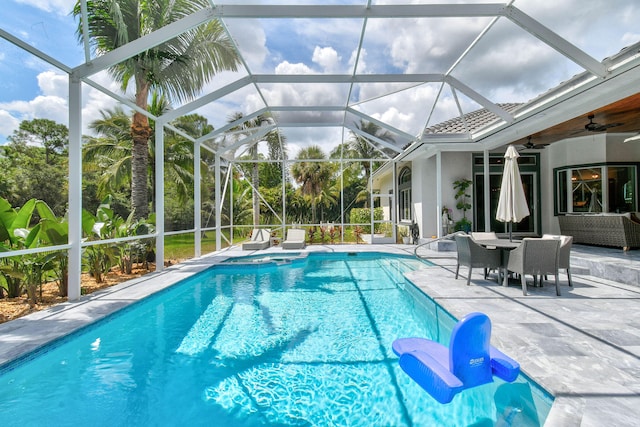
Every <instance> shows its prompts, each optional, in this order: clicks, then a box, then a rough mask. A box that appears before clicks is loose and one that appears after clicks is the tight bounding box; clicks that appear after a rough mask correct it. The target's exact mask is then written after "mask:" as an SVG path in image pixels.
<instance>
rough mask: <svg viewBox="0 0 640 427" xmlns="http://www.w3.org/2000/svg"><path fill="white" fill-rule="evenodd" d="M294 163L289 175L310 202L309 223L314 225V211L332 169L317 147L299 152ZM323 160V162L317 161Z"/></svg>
mask: <svg viewBox="0 0 640 427" xmlns="http://www.w3.org/2000/svg"><path fill="white" fill-rule="evenodd" d="M296 159H297V160H302V161H300V162H296V163H294V164H293V165H292V166H291V175H292V176H293V178H294V179H295V180H296V182H297V183H298V184H300V190H301V191H302V194H304V195H305V197H307V198H309V200H310V202H311V222H312V223H313V224H315V223H316V209H317V204H318V201H320V198H321V196H322V193H323V191H324V189H325V186H327V185H328V183H329V181H330V179H331V177H332V176H333V168H332V166H331V164H330V163H328V162H327V161H326V159H327V156H326V155H325V153H324V152H323V151H322V148H320V147H319V146H317V145H312V146H309V147H307V148H304V149H302V150H300V153H298V156H297V157H296ZM305 160H314V161H305ZM317 160H325V161H317Z"/></svg>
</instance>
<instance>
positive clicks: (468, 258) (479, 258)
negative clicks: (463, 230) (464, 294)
mask: <svg viewBox="0 0 640 427" xmlns="http://www.w3.org/2000/svg"><path fill="white" fill-rule="evenodd" d="M454 238H455V241H456V246H457V250H458V264H457V265H456V279H457V278H458V273H459V271H460V266H461V265H464V266H467V267H469V275H468V276H467V285H469V284H470V282H471V271H472V270H473V269H474V268H475V267H479V268H484V278H485V279H486V278H487V274H488V271H489V269H493V268H498V269H499V268H500V252H499V251H497V250H494V249H487V248H485V247H482V246H480V245H479V244H477V243H476V242H474V241H473V239H472V238H471V236H469V235H466V234H456V235H455V237H454ZM498 280H499V279H498Z"/></svg>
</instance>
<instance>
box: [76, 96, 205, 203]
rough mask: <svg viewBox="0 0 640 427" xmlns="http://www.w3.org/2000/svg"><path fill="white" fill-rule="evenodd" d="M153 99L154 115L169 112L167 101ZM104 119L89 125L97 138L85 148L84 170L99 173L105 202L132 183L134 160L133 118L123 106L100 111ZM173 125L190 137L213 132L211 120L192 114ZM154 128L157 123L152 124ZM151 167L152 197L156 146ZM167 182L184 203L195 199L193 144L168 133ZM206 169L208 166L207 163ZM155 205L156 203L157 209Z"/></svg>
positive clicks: (89, 139)
mask: <svg viewBox="0 0 640 427" xmlns="http://www.w3.org/2000/svg"><path fill="white" fill-rule="evenodd" d="M156 95H157V94H156V93H154V95H153V96H152V101H151V104H150V105H149V110H150V111H151V112H152V113H153V114H154V115H160V114H161V112H162V111H167V110H168V108H169V107H168V104H167V101H166V98H163V97H162V96H156ZM100 115H101V116H102V117H101V118H100V119H98V120H95V121H93V122H92V123H90V124H89V129H91V130H92V131H93V132H94V133H95V134H96V135H98V136H96V137H87V138H86V139H85V145H84V147H83V167H84V171H85V172H99V173H100V178H99V180H98V194H97V196H98V198H99V199H103V198H104V197H106V196H107V195H108V194H113V193H115V192H118V191H121V190H122V189H124V188H125V187H127V186H128V185H129V184H130V182H131V180H132V176H131V174H132V170H131V163H132V158H133V149H132V148H133V140H132V138H131V133H130V128H131V116H130V115H129V114H127V113H126V112H125V111H124V110H123V109H122V107H119V106H118V107H116V108H114V109H113V110H102V111H100ZM172 124H173V125H174V126H175V127H177V128H179V129H181V130H183V131H184V132H185V133H187V134H188V135H190V136H192V137H194V138H198V137H201V136H203V135H206V134H208V133H210V132H211V131H212V130H213V126H211V125H209V124H208V123H207V119H206V118H204V117H202V116H200V115H197V114H190V115H186V116H183V117H179V118H178V119H176V120H175V121H173V122H172ZM151 125H152V128H153V127H154V123H151ZM147 147H148V150H149V154H148V156H149V158H150V159H151V162H150V163H149V164H148V168H149V171H150V173H148V174H147V176H150V177H152V178H151V180H150V182H149V183H148V185H149V186H150V188H151V190H152V191H151V194H155V191H154V190H155V179H153V177H154V176H155V173H153V168H154V166H155V162H154V161H153V160H154V159H155V150H154V148H155V146H154V145H153V144H149V145H148V146H147ZM165 164H166V167H165V179H166V180H168V181H171V182H173V183H174V184H175V185H176V188H177V190H178V191H177V196H178V197H179V198H180V200H181V201H182V202H184V201H186V200H188V199H191V198H192V197H193V191H192V188H193V143H192V142H191V141H189V140H187V139H186V138H184V137H182V136H181V135H178V134H176V133H175V132H172V131H167V136H166V139H165ZM201 166H202V167H206V165H205V164H204V163H203V164H202V165H201ZM153 205H154V204H152V206H153Z"/></svg>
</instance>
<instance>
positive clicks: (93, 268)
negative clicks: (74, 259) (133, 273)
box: [82, 196, 121, 283]
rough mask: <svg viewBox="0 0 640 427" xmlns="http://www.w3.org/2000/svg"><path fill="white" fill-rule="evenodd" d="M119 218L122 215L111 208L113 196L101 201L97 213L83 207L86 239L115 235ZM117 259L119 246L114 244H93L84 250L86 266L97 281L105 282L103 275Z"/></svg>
mask: <svg viewBox="0 0 640 427" xmlns="http://www.w3.org/2000/svg"><path fill="white" fill-rule="evenodd" d="M118 218H120V217H119V216H118V215H116V214H115V213H114V212H113V209H111V196H107V197H106V198H105V199H104V200H103V201H102V203H100V205H99V206H98V208H97V210H96V214H95V215H93V214H92V213H91V212H89V211H87V210H86V209H83V210H82V231H83V234H84V236H85V241H95V240H102V239H109V238H112V237H115V236H114V235H113V232H114V230H115V229H116V228H117V223H118ZM120 219H121V218H120ZM116 259H117V246H115V245H112V244H103V245H91V246H87V247H86V248H85V249H84V251H83V260H84V262H85V266H86V267H87V269H88V271H89V274H91V276H93V278H94V279H95V280H96V282H97V283H102V282H104V277H103V275H104V274H105V273H107V272H108V271H109V270H110V269H111V266H112V265H113V264H114V262H115V261H116Z"/></svg>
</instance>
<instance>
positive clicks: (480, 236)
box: [471, 231, 498, 249]
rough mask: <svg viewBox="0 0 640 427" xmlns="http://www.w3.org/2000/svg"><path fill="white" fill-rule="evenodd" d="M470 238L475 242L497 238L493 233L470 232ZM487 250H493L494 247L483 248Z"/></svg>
mask: <svg viewBox="0 0 640 427" xmlns="http://www.w3.org/2000/svg"><path fill="white" fill-rule="evenodd" d="M471 238H472V239H473V240H475V241H476V242H477V241H479V240H498V236H497V235H496V233H495V232H493V231H472V232H471ZM485 247H486V248H488V249H495V248H496V247H495V246H485Z"/></svg>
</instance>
